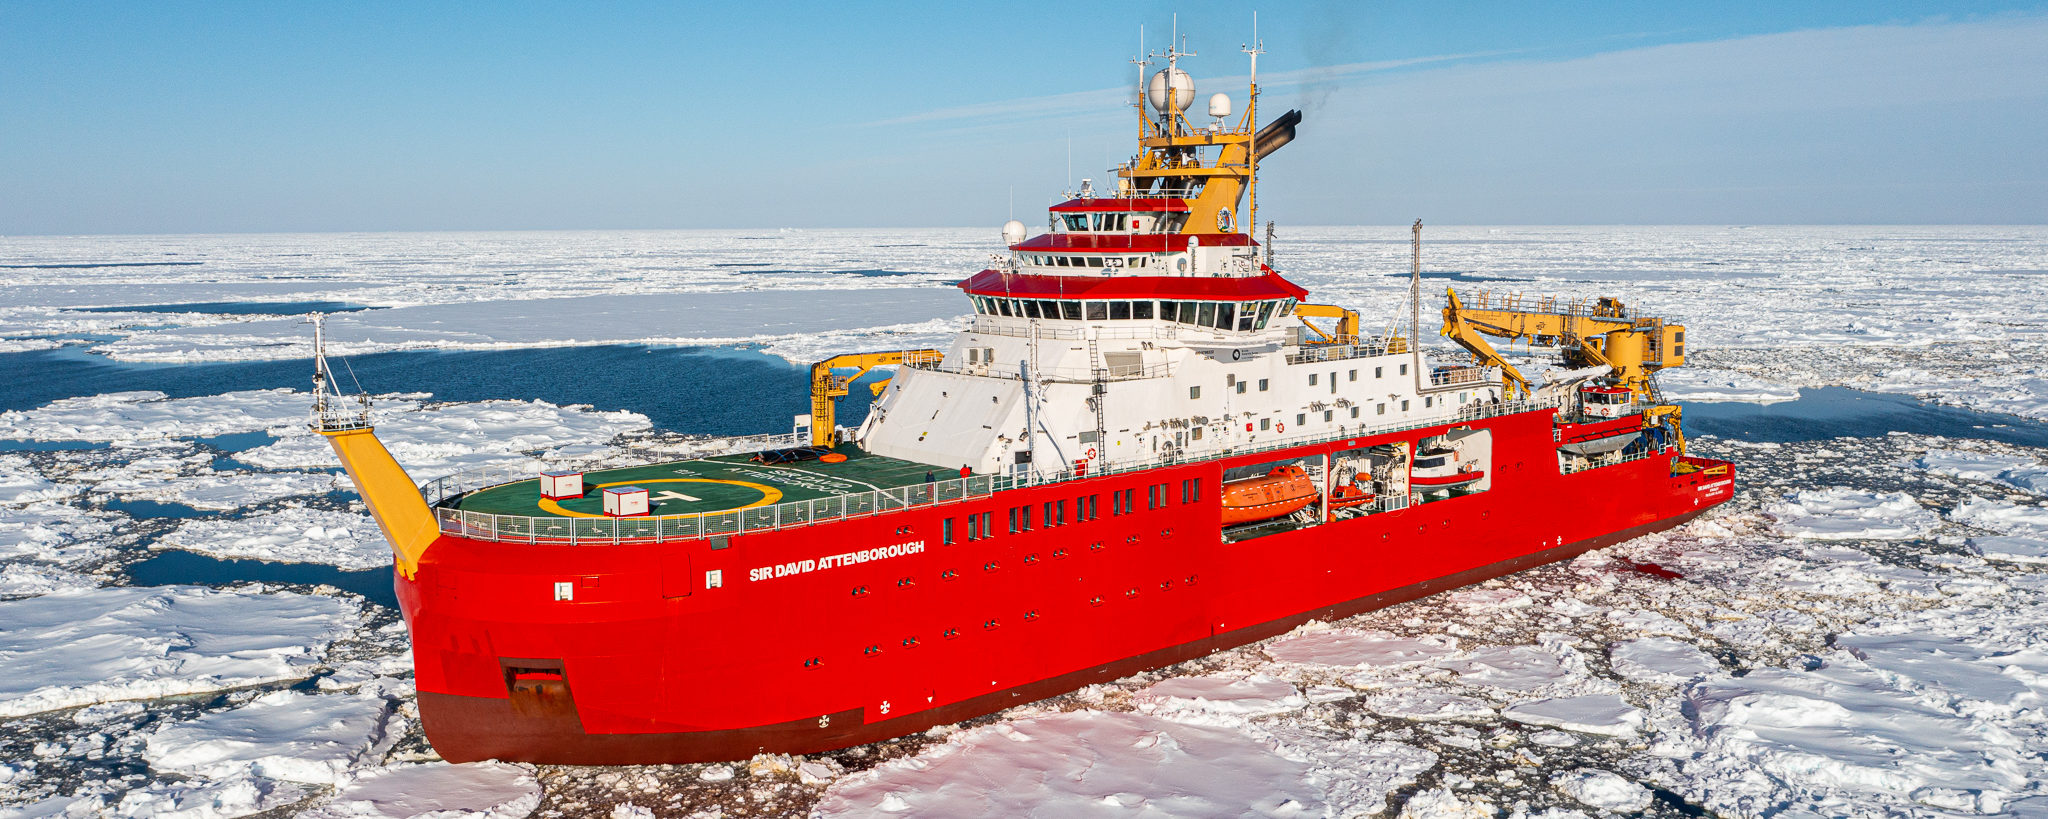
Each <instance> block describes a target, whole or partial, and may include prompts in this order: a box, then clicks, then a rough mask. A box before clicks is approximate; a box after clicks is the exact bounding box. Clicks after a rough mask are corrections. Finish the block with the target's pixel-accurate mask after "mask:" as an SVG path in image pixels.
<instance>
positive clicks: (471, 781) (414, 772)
mask: <svg viewBox="0 0 2048 819" xmlns="http://www.w3.org/2000/svg"><path fill="white" fill-rule="evenodd" d="M540 800H541V786H540V780H539V779H537V778H535V776H534V770H533V768H532V767H531V766H528V765H517V764H512V763H508V762H498V761H495V760H492V761H488V762H467V763H463V764H460V765H450V764H448V763H446V762H429V763H426V764H421V765H398V766H393V767H389V768H371V769H369V770H365V771H361V772H358V773H356V774H353V775H351V776H349V777H348V778H346V779H345V780H343V782H342V784H341V786H340V787H338V788H336V789H335V793H334V797H333V798H331V799H329V800H327V801H326V802H324V803H321V804H319V805H316V806H314V807H313V808H312V809H310V810H307V811H305V812H303V813H300V814H299V816H300V817H301V818H302V819H415V817H417V819H446V818H447V817H456V816H462V817H471V818H472V819H519V817H522V816H525V815H527V814H529V813H532V812H533V809H534V808H537V807H540Z"/></svg>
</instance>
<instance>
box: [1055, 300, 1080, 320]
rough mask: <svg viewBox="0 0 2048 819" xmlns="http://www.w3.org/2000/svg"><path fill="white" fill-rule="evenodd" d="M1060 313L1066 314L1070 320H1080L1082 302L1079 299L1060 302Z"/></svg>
mask: <svg viewBox="0 0 2048 819" xmlns="http://www.w3.org/2000/svg"><path fill="white" fill-rule="evenodd" d="M1060 313H1061V314H1062V315H1064V316H1066V318H1067V320H1068V321H1080V320H1081V303H1080V302H1078V301H1063V302H1060Z"/></svg>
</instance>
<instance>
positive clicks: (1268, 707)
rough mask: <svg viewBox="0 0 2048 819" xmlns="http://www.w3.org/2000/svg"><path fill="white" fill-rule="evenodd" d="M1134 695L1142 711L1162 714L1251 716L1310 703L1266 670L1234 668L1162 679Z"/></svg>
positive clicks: (1283, 710)
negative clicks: (1239, 670)
mask: <svg viewBox="0 0 2048 819" xmlns="http://www.w3.org/2000/svg"><path fill="white" fill-rule="evenodd" d="M1134 699H1135V701H1136V702H1137V704H1138V710H1139V711H1141V712H1143V713H1147V714H1161V715H1164V714H1194V713H1202V714H1215V715H1224V716H1236V717H1251V716H1263V715H1266V714H1280V713H1286V712H1288V711H1293V710H1296V709H1299V708H1301V707H1302V706H1305V705H1307V704H1308V700H1306V699H1304V698H1303V697H1302V696H1301V692H1300V691H1297V690H1295V687H1294V685H1293V684H1292V683H1289V682H1286V681H1285V680H1280V679H1276V678H1273V677H1268V676H1266V675H1264V674H1249V675H1247V674H1241V673H1235V672H1225V673H1222V674H1210V675H1208V676H1203V677H1175V678H1173V679H1169V680H1163V681H1161V682H1158V683H1154V684H1153V685H1151V686H1148V687H1146V688H1145V689H1144V690H1143V691H1139V692H1138V693H1137V695H1136V696H1135V697H1134Z"/></svg>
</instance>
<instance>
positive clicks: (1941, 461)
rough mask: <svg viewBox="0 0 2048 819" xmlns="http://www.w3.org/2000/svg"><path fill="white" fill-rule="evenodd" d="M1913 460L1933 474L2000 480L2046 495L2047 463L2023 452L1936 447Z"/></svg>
mask: <svg viewBox="0 0 2048 819" xmlns="http://www.w3.org/2000/svg"><path fill="white" fill-rule="evenodd" d="M1914 463H1915V464H1916V465H1917V466H1919V467H1920V468H1921V469H1925V470H1927V471H1929V472H1932V473H1934V474H1936V475H1948V476H1951V477H1957V478H1967V479H1969V480H1975V481H1986V482H1989V483H1998V484H2004V485H2006V486H2009V487H2012V488H2014V489H2018V490H2021V491H2023V492H2029V493H2032V494H2035V495H2048V464H2043V463H2041V462H2040V461H2037V460H2035V459H2033V458H2030V457H2026V456H2023V455H2000V454H1997V453H1991V452H1970V451H1964V450H1955V449H1936V450H1929V451H1928V452H1927V454H1925V455H1922V456H1920V457H1919V459H1917V460H1916V461H1914Z"/></svg>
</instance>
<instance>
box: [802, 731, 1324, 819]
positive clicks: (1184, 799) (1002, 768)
mask: <svg viewBox="0 0 2048 819" xmlns="http://www.w3.org/2000/svg"><path fill="white" fill-rule="evenodd" d="M1309 770H1310V769H1309V766H1308V765H1306V764H1305V763H1302V762H1299V761H1296V760H1292V759H1289V758H1287V757H1285V756H1282V755H1280V754H1278V753H1276V752H1274V751H1273V750H1272V749H1271V748H1269V747H1268V746H1266V745H1265V744H1263V743H1260V742H1258V741H1257V740H1254V739H1252V738H1251V737H1248V736H1246V735H1244V734H1242V733H1240V732H1238V731H1235V730H1232V729H1229V728H1223V727H1213V726H1206V725H1190V724H1185V723H1179V722H1171V721H1168V720H1164V719H1161V718H1158V717H1151V716H1146V715H1143V714H1123V713H1103V712H1098V711H1076V712H1072V713H1064V714H1053V715H1050V716H1042V717H1034V718H1031V719H1023V720H1017V721H1015V722H1001V723H997V724H995V725H991V726H987V727H984V728H975V729H972V730H967V731H962V732H959V733H957V734H954V735H953V736H951V737H949V738H948V739H947V740H946V742H944V743H943V744H940V745H936V746H933V747H930V748H926V749H925V750H924V751H922V752H920V753H919V754H917V755H916V756H913V757H906V758H903V759H897V760H891V761H889V762H884V763H882V764H881V765H879V766H876V767H875V768H873V769H871V770H868V771H863V772H860V773H855V774H848V775H847V776H844V777H842V778H840V779H839V780H838V781H837V782H835V783H833V785H832V787H831V788H830V789H829V790H827V791H826V793H825V797H824V799H823V800H821V801H820V802H819V803H818V806H817V810H816V812H817V813H818V814H820V815H823V816H870V815H876V814H907V815H914V816H1044V817H1054V816H1057V817H1085V816H1238V815H1245V814H1253V815H1267V816H1273V815H1302V816H1307V815H1315V814H1316V813H1319V812H1321V811H1322V810H1323V804H1324V803H1323V794H1321V793H1318V792H1317V789H1316V788H1315V787H1314V786H1313V784H1312V783H1311V782H1310V781H1309V780H1308V777H1307V774H1308V773H1309Z"/></svg>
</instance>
